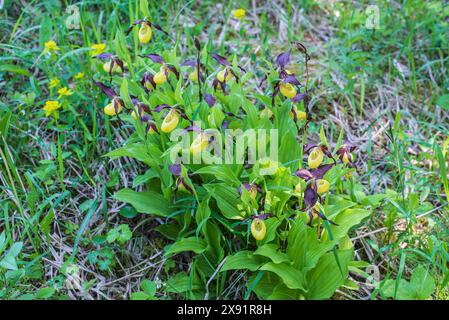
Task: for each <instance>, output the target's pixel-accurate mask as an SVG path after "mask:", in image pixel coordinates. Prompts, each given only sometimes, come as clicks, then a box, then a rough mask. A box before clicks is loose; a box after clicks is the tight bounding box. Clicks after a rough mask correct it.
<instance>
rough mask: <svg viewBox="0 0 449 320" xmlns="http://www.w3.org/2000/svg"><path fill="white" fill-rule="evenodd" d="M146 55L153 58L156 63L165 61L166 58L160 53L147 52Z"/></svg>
mask: <svg viewBox="0 0 449 320" xmlns="http://www.w3.org/2000/svg"><path fill="white" fill-rule="evenodd" d="M145 57H147V58H149V59H151V60H152V61H153V62H155V63H159V64H163V63H165V60H164V58H162V57H161V56H160V55H158V54H154V53H149V54H146V55H145Z"/></svg>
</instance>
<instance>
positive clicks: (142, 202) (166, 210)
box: [114, 188, 173, 217]
mask: <svg viewBox="0 0 449 320" xmlns="http://www.w3.org/2000/svg"><path fill="white" fill-rule="evenodd" d="M114 198H115V199H117V200H119V201H123V202H126V203H129V204H131V205H132V206H133V207H134V209H136V211H137V212H140V213H148V214H154V215H158V216H163V217H165V216H167V215H169V214H170V213H172V212H173V209H172V208H171V207H170V204H169V202H168V201H167V199H165V198H164V197H163V196H162V195H161V194H159V193H156V192H153V191H150V190H147V191H143V192H136V191H133V190H131V189H128V188H125V189H122V190H120V191H118V192H116V193H115V194H114Z"/></svg>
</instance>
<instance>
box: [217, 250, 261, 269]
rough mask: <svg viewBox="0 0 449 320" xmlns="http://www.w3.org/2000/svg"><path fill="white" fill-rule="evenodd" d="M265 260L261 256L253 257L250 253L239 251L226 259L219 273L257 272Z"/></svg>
mask: <svg viewBox="0 0 449 320" xmlns="http://www.w3.org/2000/svg"><path fill="white" fill-rule="evenodd" d="M265 262H267V259H266V258H264V257H261V256H255V255H254V254H253V253H252V252H251V251H247V250H243V251H239V252H237V253H236V254H234V255H232V256H228V257H227V258H226V261H225V263H224V264H223V267H221V269H220V271H227V270H250V271H256V270H258V269H259V268H260V267H261V266H262V265H263V264H264V263H265Z"/></svg>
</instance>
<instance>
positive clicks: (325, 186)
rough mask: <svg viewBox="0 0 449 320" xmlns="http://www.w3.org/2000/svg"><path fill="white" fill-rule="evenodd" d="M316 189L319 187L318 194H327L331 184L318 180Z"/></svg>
mask: <svg viewBox="0 0 449 320" xmlns="http://www.w3.org/2000/svg"><path fill="white" fill-rule="evenodd" d="M316 187H317V189H316V192H318V194H322V193H326V192H328V191H329V188H330V183H329V181H327V180H324V179H318V180H317V181H316Z"/></svg>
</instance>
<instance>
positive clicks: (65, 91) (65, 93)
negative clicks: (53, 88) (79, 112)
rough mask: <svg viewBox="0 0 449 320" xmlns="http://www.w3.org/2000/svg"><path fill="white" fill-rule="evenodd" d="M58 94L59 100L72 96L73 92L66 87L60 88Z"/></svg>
mask: <svg viewBox="0 0 449 320" xmlns="http://www.w3.org/2000/svg"><path fill="white" fill-rule="evenodd" d="M58 93H59V98H61V97H64V96H71V95H72V94H73V91H72V90H70V89H67V87H62V88H61V89H59V90H58Z"/></svg>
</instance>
